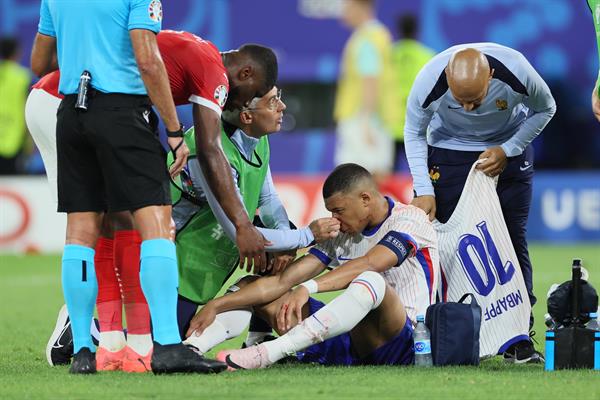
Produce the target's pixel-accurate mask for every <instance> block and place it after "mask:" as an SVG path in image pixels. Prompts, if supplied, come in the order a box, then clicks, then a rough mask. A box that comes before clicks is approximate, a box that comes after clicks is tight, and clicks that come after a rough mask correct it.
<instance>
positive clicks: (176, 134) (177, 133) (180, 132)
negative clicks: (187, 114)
mask: <svg viewBox="0 0 600 400" xmlns="http://www.w3.org/2000/svg"><path fill="white" fill-rule="evenodd" d="M165 130H166V131H167V136H168V137H183V124H179V130H177V131H174V132H171V131H169V130H168V129H165Z"/></svg>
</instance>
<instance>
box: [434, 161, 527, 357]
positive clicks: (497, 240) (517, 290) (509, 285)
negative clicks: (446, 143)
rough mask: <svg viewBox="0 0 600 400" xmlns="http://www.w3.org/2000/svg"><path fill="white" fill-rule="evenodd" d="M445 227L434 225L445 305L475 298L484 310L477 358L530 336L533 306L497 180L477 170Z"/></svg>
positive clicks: (495, 352) (497, 352) (471, 174)
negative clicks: (472, 295) (503, 207)
mask: <svg viewBox="0 0 600 400" xmlns="http://www.w3.org/2000/svg"><path fill="white" fill-rule="evenodd" d="M475 165H477V163H475V164H474V165H473V167H472V169H471V172H470V173H469V176H468V178H467V181H466V183H465V186H464V188H463V191H462V194H461V196H460V200H459V201H458V204H457V206H456V209H455V210H454V213H453V214H452V216H451V217H450V219H449V220H448V222H447V223H445V224H440V223H439V222H437V221H435V222H434V226H435V230H436V231H437V234H438V238H439V253H440V260H441V261H440V266H441V270H442V284H441V289H442V300H444V301H458V300H459V299H460V298H461V297H462V296H463V295H464V294H465V293H473V294H474V295H475V297H476V299H477V302H478V303H479V305H480V306H481V314H482V315H481V331H480V344H479V355H480V357H488V356H493V355H496V354H499V353H501V352H503V351H504V350H506V348H507V347H508V346H509V345H510V344H512V343H515V342H516V341H519V340H521V339H524V338H526V337H528V335H527V333H528V328H529V315H530V313H531V304H530V303H529V297H527V289H526V288H525V282H524V280H523V275H522V274H521V268H520V266H519V261H518V259H517V255H516V253H515V250H514V248H513V246H512V242H511V240H510V236H509V234H508V229H507V227H506V223H505V222H504V217H503V215H502V209H501V208H500V201H499V200H498V195H497V193H496V179H494V178H490V177H488V176H487V175H485V174H484V173H483V172H481V171H479V170H477V169H475Z"/></svg>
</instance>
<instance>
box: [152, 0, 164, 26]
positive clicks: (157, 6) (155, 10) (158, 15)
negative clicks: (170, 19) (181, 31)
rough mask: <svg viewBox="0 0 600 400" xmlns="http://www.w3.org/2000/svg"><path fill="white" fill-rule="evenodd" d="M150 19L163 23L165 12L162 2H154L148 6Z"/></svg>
mask: <svg viewBox="0 0 600 400" xmlns="http://www.w3.org/2000/svg"><path fill="white" fill-rule="evenodd" d="M148 17H150V19H151V20H152V21H154V22H160V21H162V17H163V12H162V4H161V2H160V0H152V1H151V2H150V4H149V5H148Z"/></svg>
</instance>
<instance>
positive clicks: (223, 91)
mask: <svg viewBox="0 0 600 400" xmlns="http://www.w3.org/2000/svg"><path fill="white" fill-rule="evenodd" d="M215 100H216V101H217V104H219V107H221V108H223V106H224V105H225V102H226V101H227V87H226V86H225V85H219V86H217V88H216V89H215Z"/></svg>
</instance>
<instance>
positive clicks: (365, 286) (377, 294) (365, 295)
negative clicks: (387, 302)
mask: <svg viewBox="0 0 600 400" xmlns="http://www.w3.org/2000/svg"><path fill="white" fill-rule="evenodd" d="M348 290H352V291H353V292H355V293H356V294H357V295H358V296H360V297H361V299H363V300H364V301H365V303H366V304H368V305H369V306H370V307H371V309H375V308H377V307H379V305H380V304H381V302H382V301H383V298H384V296H385V280H384V279H383V277H382V276H381V274H379V273H377V272H374V271H365V272H363V273H361V274H360V275H358V276H357V277H356V278H354V280H353V281H352V282H351V283H350V286H349V287H348Z"/></svg>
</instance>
